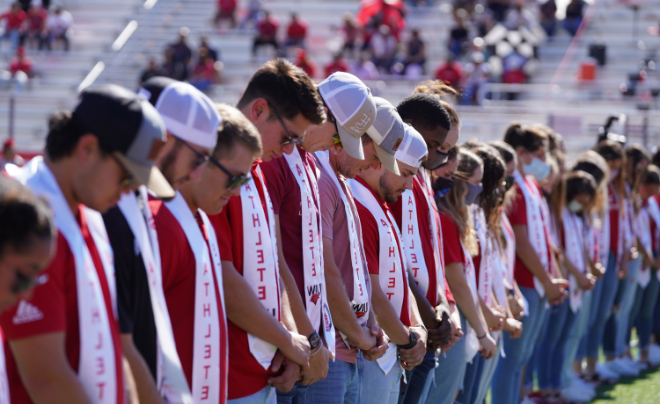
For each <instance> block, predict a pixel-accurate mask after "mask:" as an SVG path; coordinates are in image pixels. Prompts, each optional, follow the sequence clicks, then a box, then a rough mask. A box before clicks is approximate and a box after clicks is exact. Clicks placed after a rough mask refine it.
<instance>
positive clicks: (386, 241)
mask: <svg viewBox="0 0 660 404" xmlns="http://www.w3.org/2000/svg"><path fill="white" fill-rule="evenodd" d="M376 106H377V116H376V121H375V123H374V125H373V126H372V127H371V128H370V129H369V130H370V131H378V132H379V133H383V134H384V135H385V136H387V135H391V134H392V133H394V134H396V135H397V136H399V133H405V137H404V138H403V142H401V143H400V144H397V152H396V154H395V157H396V158H397V166H398V168H399V172H400V174H399V175H395V174H393V173H391V172H389V171H388V170H387V169H386V168H385V167H384V166H382V165H380V166H379V167H378V168H371V169H369V170H366V171H364V172H362V173H360V175H359V176H358V177H357V178H356V179H355V180H351V181H349V185H350V187H351V191H352V192H353V196H354V197H355V200H356V202H357V203H356V205H357V211H358V214H359V216H360V223H361V225H362V239H363V242H364V252H365V256H366V258H367V263H368V268H369V276H370V278H371V304H372V307H373V311H374V314H375V315H376V320H377V321H378V324H379V325H380V326H381V327H382V328H383V330H384V331H385V332H386V333H387V335H388V336H389V337H390V340H391V342H390V344H389V348H388V350H387V353H386V354H385V355H384V356H383V357H382V358H380V359H379V360H378V361H377V363H376V362H371V361H366V360H364V358H361V359H360V361H361V367H360V371H361V374H362V375H361V381H360V383H361V387H360V403H374V404H376V403H384V402H396V401H398V399H399V388H400V382H399V381H400V379H401V375H402V371H403V370H402V366H403V367H404V368H405V369H406V370H412V369H413V368H414V367H415V366H417V365H418V364H420V363H422V360H423V359H424V354H425V353H426V340H427V332H426V327H424V325H423V324H422V320H421V318H420V316H419V311H418V310H417V305H416V303H415V298H414V296H413V294H412V292H411V291H410V288H409V287H408V271H407V262H406V259H405V254H404V251H403V241H402V239H401V233H400V231H399V228H398V226H397V225H396V221H395V220H394V217H393V216H392V213H391V211H390V209H389V207H388V206H387V204H388V203H394V202H396V200H397V199H399V198H400V197H401V194H402V193H403V191H405V190H406V189H407V190H410V189H412V184H413V177H414V176H415V175H416V174H417V170H418V169H419V166H420V165H421V163H422V161H423V160H426V155H427V149H426V144H425V143H424V139H422V136H421V135H420V134H419V133H417V132H416V131H415V130H414V129H413V128H412V127H411V126H404V125H405V124H404V123H403V121H401V118H400V117H399V115H398V113H397V112H396V110H395V109H394V107H393V106H392V104H390V103H389V102H387V101H385V100H383V99H382V98H376ZM413 325H414V326H413ZM399 355H400V358H399V357H398V356H399ZM399 362H400V364H399Z"/></svg>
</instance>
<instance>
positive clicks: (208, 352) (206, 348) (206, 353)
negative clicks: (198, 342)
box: [204, 345, 211, 359]
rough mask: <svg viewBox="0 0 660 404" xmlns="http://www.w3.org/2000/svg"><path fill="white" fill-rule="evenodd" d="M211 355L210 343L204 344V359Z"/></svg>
mask: <svg viewBox="0 0 660 404" xmlns="http://www.w3.org/2000/svg"><path fill="white" fill-rule="evenodd" d="M210 357H211V345H204V359H209V358H210Z"/></svg>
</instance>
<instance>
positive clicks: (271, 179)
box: [261, 73, 373, 403]
mask: <svg viewBox="0 0 660 404" xmlns="http://www.w3.org/2000/svg"><path fill="white" fill-rule="evenodd" d="M337 82H339V83H344V84H345V85H344V86H343V90H342V91H340V92H338V93H337V94H335V95H333V96H327V95H326V98H327V99H326V98H324V94H328V93H329V92H331V90H330V88H331V87H333V86H334V85H335V83H337ZM319 95H320V96H321V99H322V101H323V104H324V111H325V114H326V117H327V119H326V120H325V121H324V122H323V123H322V124H320V125H310V127H309V129H308V130H307V132H306V134H305V139H304V140H303V141H302V142H301V143H299V144H298V145H297V146H296V147H295V148H294V150H293V151H292V152H291V153H290V154H284V155H283V156H282V157H280V158H276V159H272V160H271V161H269V162H267V163H263V164H262V165H261V168H262V170H263V173H264V178H265V180H266V186H267V188H268V193H269V194H270V197H271V200H272V202H273V212H274V217H275V223H276V230H277V232H278V234H280V235H281V240H282V242H281V243H280V244H279V245H278V246H279V247H281V248H280V251H279V255H278V256H279V259H280V261H281V260H284V263H281V264H280V275H281V278H282V281H283V283H284V284H285V286H286V290H287V295H288V297H289V299H290V300H291V301H292V304H291V308H292V310H293V316H294V318H295V321H296V325H297V327H298V330H299V331H300V333H301V334H302V335H305V336H308V340H309V342H310V349H311V350H312V351H311V353H310V355H311V356H310V370H309V371H308V372H307V373H305V375H304V376H303V379H302V380H300V381H298V383H296V385H295V387H294V388H293V389H292V390H291V391H290V392H287V393H285V392H281V391H278V393H277V395H278V401H279V402H280V403H285V402H286V403H290V402H293V401H294V400H298V399H301V397H304V396H305V394H306V390H307V386H309V385H312V384H314V383H315V382H317V381H319V380H321V379H325V378H326V376H327V375H328V374H329V372H331V371H332V372H335V371H336V369H335V367H334V366H332V364H333V363H334V361H333V362H330V363H329V360H330V359H331V358H334V355H335V352H336V347H335V337H336V334H335V329H334V325H333V321H332V314H331V312H330V306H329V304H328V298H329V295H328V293H327V287H326V280H325V274H324V267H323V256H324V249H323V244H324V243H323V239H322V230H323V229H324V227H322V217H321V206H322V202H321V195H320V193H319V181H320V176H319V174H318V173H319V171H318V166H317V164H316V162H315V160H314V158H313V153H316V152H325V151H327V150H330V149H331V148H332V147H333V146H335V140H341V138H345V137H346V136H350V134H349V133H347V132H346V130H347V129H349V128H350V126H351V125H345V126H340V125H341V121H339V122H338V120H337V118H336V117H335V115H334V114H333V112H332V111H333V110H334V111H337V116H339V117H340V118H341V120H342V121H345V119H346V118H347V117H346V116H344V111H345V109H344V108H340V105H342V106H343V105H348V104H349V103H351V100H352V99H353V98H355V99H359V98H362V100H363V103H362V109H363V110H365V111H367V112H369V111H372V108H373V106H372V105H371V102H369V100H370V99H371V95H370V94H369V90H368V89H367V87H366V86H365V85H364V84H362V83H361V82H360V81H359V80H358V79H357V78H356V77H354V76H352V75H350V74H347V73H335V74H333V75H331V76H330V77H329V78H328V79H326V80H324V81H323V82H322V83H321V84H320V85H319ZM353 108H354V109H353V115H354V116H360V105H357V104H354V105H353ZM340 127H341V128H342V129H341V131H340V129H339V128H340ZM344 128H346V129H344ZM303 201H306V202H307V203H302V202H303ZM301 209H302V210H301ZM303 218H311V220H303ZM309 234H312V237H311V238H307V237H303V235H309ZM285 264H286V265H285ZM286 268H288V269H289V271H290V273H289V272H286ZM342 343H343V342H342ZM338 347H339V346H338Z"/></svg>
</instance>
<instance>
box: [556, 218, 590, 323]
mask: <svg viewBox="0 0 660 404" xmlns="http://www.w3.org/2000/svg"><path fill="white" fill-rule="evenodd" d="M561 218H562V222H563V223H564V251H565V252H566V259H568V261H569V262H570V263H571V264H573V266H574V267H575V268H576V269H577V270H578V271H580V273H583V274H584V273H585V272H586V270H587V268H586V261H585V259H584V258H585V257H584V245H585V240H584V238H583V236H584V223H583V221H582V219H581V218H580V217H578V216H577V215H576V214H575V213H573V212H570V211H569V210H568V208H566V207H564V209H563V210H562V212H561ZM569 279H570V285H569V287H568V289H569V293H570V297H569V304H570V306H571V310H573V313H577V311H578V310H579V309H580V307H582V295H583V291H582V289H580V286H579V285H578V283H577V280H576V279H575V276H573V275H570V276H569Z"/></svg>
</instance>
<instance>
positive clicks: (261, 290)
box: [257, 286, 266, 300]
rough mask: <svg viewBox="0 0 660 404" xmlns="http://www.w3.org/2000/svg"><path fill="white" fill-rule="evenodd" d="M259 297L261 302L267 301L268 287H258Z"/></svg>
mask: <svg viewBox="0 0 660 404" xmlns="http://www.w3.org/2000/svg"><path fill="white" fill-rule="evenodd" d="M257 290H258V292H257V296H258V297H259V300H266V287H265V286H259V287H257Z"/></svg>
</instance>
